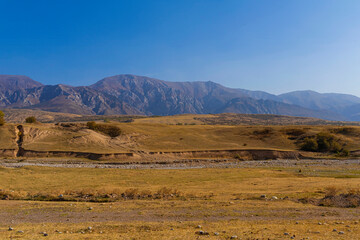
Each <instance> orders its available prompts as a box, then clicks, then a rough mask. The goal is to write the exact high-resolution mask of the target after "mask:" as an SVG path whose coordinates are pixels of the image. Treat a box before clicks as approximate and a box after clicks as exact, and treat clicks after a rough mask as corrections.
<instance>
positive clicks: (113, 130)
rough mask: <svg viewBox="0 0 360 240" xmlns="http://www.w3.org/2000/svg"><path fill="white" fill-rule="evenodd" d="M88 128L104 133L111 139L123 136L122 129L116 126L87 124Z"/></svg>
mask: <svg viewBox="0 0 360 240" xmlns="http://www.w3.org/2000/svg"><path fill="white" fill-rule="evenodd" d="M86 125H87V127H88V128H89V129H91V130H94V131H97V132H101V133H104V134H106V135H108V136H110V137H118V136H120V135H121V129H120V128H118V127H117V126H114V125H109V124H98V123H96V122H93V121H91V122H87V124H86Z"/></svg>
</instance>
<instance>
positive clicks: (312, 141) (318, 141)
mask: <svg viewBox="0 0 360 240" xmlns="http://www.w3.org/2000/svg"><path fill="white" fill-rule="evenodd" d="M301 150H304V151H311V152H332V153H337V154H338V155H339V156H344V157H346V156H348V155H349V151H348V150H346V149H344V147H343V146H342V145H341V144H340V143H339V142H338V141H337V140H336V139H335V137H334V136H333V135H332V134H330V133H326V132H321V133H318V134H316V135H315V136H312V137H307V138H305V139H304V142H303V143H302V145H301Z"/></svg>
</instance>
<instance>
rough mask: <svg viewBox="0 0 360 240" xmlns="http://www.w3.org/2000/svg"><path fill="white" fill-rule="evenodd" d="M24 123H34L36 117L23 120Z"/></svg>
mask: <svg viewBox="0 0 360 240" xmlns="http://www.w3.org/2000/svg"><path fill="white" fill-rule="evenodd" d="M25 122H26V123H36V122H37V120H36V117H34V116H31V117H27V118H25Z"/></svg>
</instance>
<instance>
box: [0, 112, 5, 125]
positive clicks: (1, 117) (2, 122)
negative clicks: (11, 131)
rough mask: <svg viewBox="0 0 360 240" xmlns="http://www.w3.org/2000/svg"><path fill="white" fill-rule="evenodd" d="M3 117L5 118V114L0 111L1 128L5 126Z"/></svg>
mask: <svg viewBox="0 0 360 240" xmlns="http://www.w3.org/2000/svg"><path fill="white" fill-rule="evenodd" d="M4 117H5V114H4V113H3V112H2V111H0V126H3V125H4V124H5V119H4Z"/></svg>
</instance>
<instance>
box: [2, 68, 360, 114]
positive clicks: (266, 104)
mask: <svg viewBox="0 0 360 240" xmlns="http://www.w3.org/2000/svg"><path fill="white" fill-rule="evenodd" d="M1 79H3V80H2V81H0V83H2V84H3V85H2V86H3V88H2V90H1V92H0V93H2V95H0V97H1V98H0V106H3V107H8V108H27V109H38V110H46V111H52V112H64V113H75V114H98V115H109V114H138V115H140V114H141V115H173V114H183V113H194V114H204V113H223V112H234V113H255V114H280V115H292V116H306V117H318V118H323V119H328V120H344V117H343V116H341V115H340V114H338V113H335V112H331V111H329V109H324V106H325V103H326V102H322V101H318V102H321V103H322V104H318V105H316V106H313V105H311V104H310V103H311V100H310V99H301V94H300V95H299V96H297V95H296V94H293V93H292V94H290V95H282V96H281V95H280V96H276V95H272V94H268V93H266V92H261V91H248V90H244V89H232V88H227V87H224V86H222V85H220V84H217V83H214V82H167V81H162V80H158V79H154V78H149V77H143V76H135V75H130V74H123V75H116V76H112V77H107V78H104V79H102V80H100V81H98V82H97V83H95V84H93V85H91V86H88V87H87V86H83V87H72V86H66V85H62V84H59V85H53V86H50V85H45V86H44V85H42V84H41V83H38V82H35V81H33V80H31V79H30V78H27V77H23V76H10V77H9V76H1V77H0V80H1ZM293 95H295V97H294V96H293ZM313 95H315V96H317V95H316V94H313ZM296 96H297V97H296ZM321 96H322V95H321ZM329 97H331V98H335V97H334V96H333V95H331V96H329ZM312 99H314V98H312ZM341 99H342V100H341V101H342V102H341V101H339V104H338V105H339V108H340V105H341V104H340V103H342V104H348V103H349V102H351V101H355V102H356V98H351V97H345V96H341ZM291 101H292V102H291ZM328 102H330V101H328ZM330 103H331V102H330ZM349 104H350V103H349ZM302 105H308V106H310V107H313V109H310V107H308V108H307V107H304V106H302ZM326 106H329V107H330V105H326ZM326 106H325V107H326ZM346 106H348V105H346ZM351 115H353V116H355V115H356V113H351Z"/></svg>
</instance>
